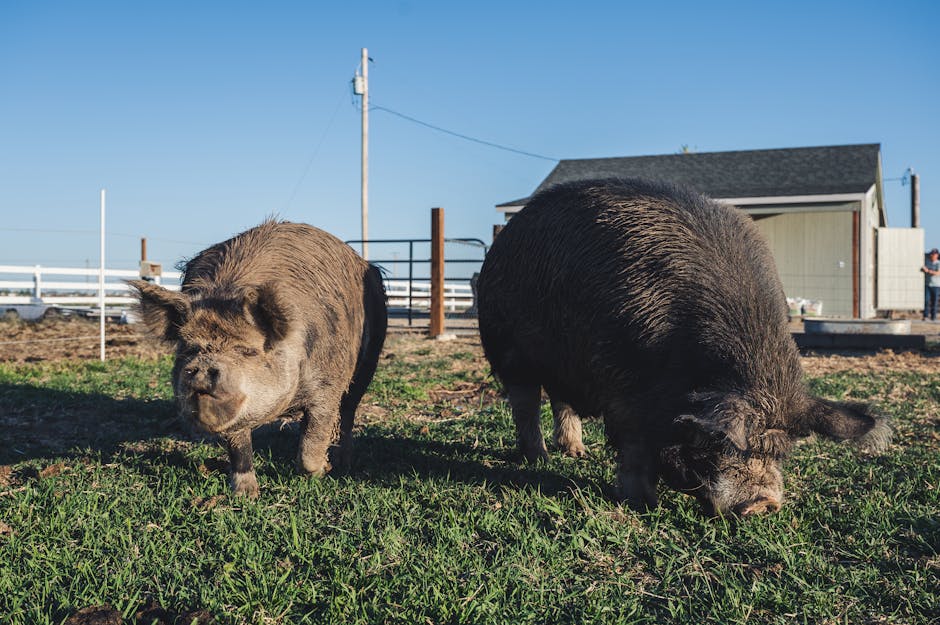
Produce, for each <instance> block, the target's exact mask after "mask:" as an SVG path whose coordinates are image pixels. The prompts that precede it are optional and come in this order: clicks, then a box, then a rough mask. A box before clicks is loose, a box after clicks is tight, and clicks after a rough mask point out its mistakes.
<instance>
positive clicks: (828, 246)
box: [496, 144, 924, 318]
mask: <svg viewBox="0 0 940 625" xmlns="http://www.w3.org/2000/svg"><path fill="white" fill-rule="evenodd" d="M600 178H647V179H653V180H662V181H666V182H673V183H678V184H683V185H686V186H689V187H692V188H693V189H696V190H698V191H700V192H702V193H704V194H706V195H708V196H710V197H712V198H714V199H716V200H718V201H721V202H726V203H728V204H731V205H734V206H736V207H738V208H740V209H741V210H743V211H745V212H746V213H748V214H749V215H750V216H751V217H752V218H753V219H754V220H755V222H756V223H757V225H758V227H759V228H760V230H761V232H763V234H764V236H765V237H767V240H768V243H769V244H770V248H771V250H772V251H773V254H774V258H775V259H776V262H777V270H778V271H779V273H780V279H781V281H782V282H783V287H784V290H785V292H786V294H787V296H788V297H792V298H802V299H805V300H812V301H818V302H822V313H823V314H824V315H825V316H827V317H853V318H870V317H874V316H876V315H877V314H879V313H886V312H888V311H891V310H912V309H919V308H921V307H922V306H923V275H922V274H921V273H920V271H919V269H920V267H921V265H922V264H923V251H924V235H923V231H922V230H920V229H913V228H888V227H887V217H886V213H885V208H884V199H883V194H882V174H881V152H880V146H879V145H878V144H863V145H843V146H822V147H810V148H784V149H773V150H742V151H734V152H699V153H682V154H664V155H654V156H635V157H622V158H599V159H571V160H562V161H559V163H558V165H556V166H555V169H554V170H552V172H551V173H550V174H549V175H548V177H547V178H545V180H543V181H542V183H541V184H540V185H539V186H538V187H537V188H536V190H535V192H533V195H534V194H535V193H537V192H539V191H541V190H543V189H546V188H548V187H551V186H553V185H555V184H558V183H562V182H570V181H574V180H584V179H600ZM530 197H531V196H530ZM528 199H529V198H528V197H527V198H523V199H521V200H516V201H513V202H506V203H503V204H500V205H498V206H497V207H496V208H497V209H498V210H499V211H501V212H503V213H504V214H505V218H506V220H508V219H510V218H511V217H512V215H513V213H515V212H518V211H519V210H521V209H522V208H523V207H524V206H525V204H526V202H527V201H528Z"/></svg>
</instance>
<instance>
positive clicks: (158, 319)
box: [127, 280, 190, 342]
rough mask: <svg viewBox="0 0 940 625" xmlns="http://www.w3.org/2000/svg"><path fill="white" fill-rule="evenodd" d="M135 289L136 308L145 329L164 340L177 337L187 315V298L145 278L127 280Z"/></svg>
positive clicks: (188, 309)
mask: <svg viewBox="0 0 940 625" xmlns="http://www.w3.org/2000/svg"><path fill="white" fill-rule="evenodd" d="M127 284H128V285H130V287H131V288H133V289H134V290H135V291H137V301H138V302H139V306H138V310H139V312H140V317H141V319H142V320H143V322H144V325H145V326H146V327H147V331H148V332H150V333H151V334H153V335H154V336H156V337H158V338H160V339H162V340H164V341H170V342H173V341H176V340H177V339H179V329H180V327H181V326H182V325H183V324H184V323H185V322H186V318H187V317H188V316H189V313H190V308H189V300H188V299H187V298H186V296H185V295H183V294H181V293H175V292H173V291H169V290H167V289H164V288H163V287H161V286H158V285H156V284H154V283H152V282H147V281H146V280H128V281H127Z"/></svg>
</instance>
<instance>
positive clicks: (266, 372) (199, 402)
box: [174, 312, 297, 432]
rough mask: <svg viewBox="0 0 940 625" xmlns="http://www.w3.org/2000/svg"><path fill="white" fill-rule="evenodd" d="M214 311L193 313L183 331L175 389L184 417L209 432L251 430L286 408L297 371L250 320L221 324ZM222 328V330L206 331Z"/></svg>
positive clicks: (179, 346)
mask: <svg viewBox="0 0 940 625" xmlns="http://www.w3.org/2000/svg"><path fill="white" fill-rule="evenodd" d="M215 316H216V315H215V314H214V313H212V312H207V313H206V314H198V313H197V314H195V315H194V316H193V319H192V320H191V321H190V322H189V323H187V324H186V325H185V326H184V327H183V328H182V329H181V330H180V341H179V343H178V346H177V355H176V365H175V367H174V391H175V394H176V399H177V402H178V404H179V409H180V414H181V415H182V416H184V417H186V418H188V419H191V420H193V421H194V422H195V423H196V425H198V426H199V427H201V428H202V429H204V430H206V431H209V432H225V431H229V430H237V429H241V428H244V427H253V426H255V425H259V424H260V423H262V422H264V421H269V420H271V417H272V413H273V416H275V417H276V416H277V415H279V414H280V413H281V412H283V411H284V410H285V409H286V408H287V407H286V406H279V405H278V404H279V403H280V402H281V401H282V400H283V398H285V397H291V396H292V395H293V393H291V392H290V391H291V390H292V389H291V386H292V385H293V384H294V383H295V381H296V379H297V372H296V371H290V370H288V368H287V367H286V366H285V365H286V363H287V362H288V360H287V359H285V358H283V357H282V355H281V353H280V351H279V350H278V349H277V347H276V346H274V347H270V346H269V347H268V348H266V343H267V340H266V336H265V334H264V333H263V332H261V331H259V330H258V329H257V328H255V327H253V326H252V325H251V324H250V323H247V322H238V321H236V322H235V323H232V322H231V321H230V322H229V323H228V324H220V323H218V322H219V320H218V319H217V318H214V317H215ZM222 325H228V326H230V327H228V328H225V329H226V330H227V331H224V332H208V331H207V330H209V329H214V328H217V327H219V326H222Z"/></svg>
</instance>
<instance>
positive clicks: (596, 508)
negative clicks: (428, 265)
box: [0, 339, 940, 624]
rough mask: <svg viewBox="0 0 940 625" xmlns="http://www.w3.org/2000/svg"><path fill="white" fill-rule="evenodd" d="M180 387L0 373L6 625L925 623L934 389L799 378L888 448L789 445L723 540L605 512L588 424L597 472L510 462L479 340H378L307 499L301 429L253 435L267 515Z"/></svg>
mask: <svg viewBox="0 0 940 625" xmlns="http://www.w3.org/2000/svg"><path fill="white" fill-rule="evenodd" d="M170 364H171V363H170V361H169V360H168V359H167V358H160V359H144V360H141V359H123V360H114V361H110V362H108V363H107V364H100V363H94V362H76V361H59V362H41V363H26V364H15V365H14V364H6V365H3V364H0V422H2V426H3V435H2V436H3V442H4V444H3V445H2V446H0V622H3V623H23V624H26V623H30V624H32V623H61V622H63V621H65V620H66V619H69V618H70V617H71V618H72V622H79V621H78V620H77V619H78V618H79V617H75V616H73V615H75V613H76V612H77V611H78V610H79V609H81V608H88V607H89V606H105V605H107V606H110V607H111V608H113V610H115V611H117V612H120V613H121V614H122V615H123V617H124V618H125V622H135V620H136V622H141V623H143V622H146V623H151V622H158V623H163V622H167V623H169V622H172V621H173V620H174V618H175V617H177V616H179V617H181V618H180V621H181V622H183V621H185V622H190V621H196V622H207V621H208V620H209V616H210V615H211V616H212V617H214V618H215V619H216V620H217V621H218V622H220V623H258V624H262V623H335V622H342V623H344V624H353V623H588V622H590V623H594V622H599V623H600V622H603V623H633V622H636V623H656V622H658V623H668V622H675V623H680V622H682V623H743V622H748V623H792V622H799V623H804V622H805V623H936V622H938V619H940V554H938V551H940V453H938V452H940V416H938V405H940V368H938V369H937V373H929V372H927V373H925V372H923V371H920V372H916V371H904V370H885V371H879V372H871V371H855V372H853V371H833V372H830V373H826V374H823V375H818V376H816V377H812V378H811V379H810V384H811V386H812V387H813V389H814V391H815V392H817V393H820V394H822V395H824V396H826V397H830V398H853V399H860V400H866V401H871V402H874V403H875V404H876V405H877V406H878V407H879V408H880V409H881V410H882V412H884V413H885V414H887V415H889V416H891V417H892V418H893V420H894V424H895V428H896V430H897V435H896V442H895V444H894V445H892V447H891V448H890V449H889V450H888V451H887V452H886V453H884V454H882V455H880V456H877V457H868V456H864V455H862V454H860V453H858V452H857V451H855V450H853V449H852V448H850V447H847V446H838V445H834V444H831V443H827V442H815V443H812V444H808V445H803V446H800V447H798V448H797V451H796V453H795V455H794V456H793V458H792V459H791V460H790V461H789V462H788V464H787V473H786V480H787V502H786V504H785V506H784V508H783V510H782V511H781V512H780V513H778V514H775V515H771V516H768V517H766V518H756V519H752V520H748V521H746V522H733V521H731V520H726V519H720V518H718V519H710V518H705V517H703V516H702V515H701V514H700V513H699V510H698V507H697V506H696V505H695V503H694V502H693V501H692V500H691V499H690V498H688V497H686V496H683V495H679V494H676V493H673V492H670V491H667V490H662V491H661V495H662V503H661V505H660V506H659V507H658V508H657V509H655V510H653V511H651V512H648V513H645V514H637V513H634V512H633V511H631V510H629V509H627V508H625V507H622V506H620V505H618V504H617V503H616V502H615V501H614V500H613V499H612V496H611V485H612V483H613V481H614V464H613V458H612V456H611V454H610V452H609V451H608V450H607V449H606V448H605V446H604V444H603V439H602V430H601V428H600V426H599V424H592V423H589V424H587V426H586V432H585V439H586V443H587V444H588V448H589V452H590V454H591V457H590V458H588V459H586V460H580V461H579V460H573V459H568V458H561V457H559V456H558V455H557V454H554V455H553V457H552V458H553V459H552V461H551V462H550V463H548V464H547V465H542V466H535V467H532V466H525V465H520V464H519V463H517V462H516V460H515V456H514V454H513V445H514V432H513V427H512V422H511V418H510V416H509V414H508V411H507V409H506V407H505V406H504V403H503V402H502V400H501V399H500V398H499V397H498V395H497V393H496V391H495V389H494V385H493V383H492V380H490V379H489V378H488V377H487V367H486V366H485V364H484V362H483V361H482V358H481V355H480V351H479V349H478V348H477V347H476V346H475V345H474V344H473V343H472V342H470V341H463V342H456V343H434V342H430V341H424V340H419V339H396V340H393V341H391V343H390V345H389V346H388V349H387V350H386V354H385V357H383V360H382V362H381V364H380V370H379V373H378V375H377V377H376V380H375V382H374V384H373V386H372V388H371V390H370V394H369V395H368V396H367V400H366V404H365V405H364V406H363V408H362V410H361V415H360V417H361V418H360V419H359V427H358V431H357V439H356V459H355V461H354V463H353V467H352V469H351V470H350V471H349V472H348V473H346V474H344V475H338V476H331V477H328V478H326V479H320V480H317V479H312V480H311V479H305V478H303V477H300V476H298V475H297V474H296V473H295V472H294V469H293V464H292V461H293V455H294V450H295V445H296V436H297V432H296V429H295V428H294V427H292V426H289V425H288V426H285V427H280V428H278V427H272V428H267V429H266V430H262V431H259V432H258V433H256V460H257V469H258V478H259V482H260V485H261V491H262V492H261V497H260V499H258V500H257V501H254V502H250V501H244V500H241V499H233V498H230V497H229V496H228V494H227V490H226V483H225V470H226V459H225V458H226V457H225V454H224V453H223V452H222V450H221V449H220V448H219V447H218V446H217V445H216V444H215V443H214V442H212V441H210V440H203V439H200V438H199V437H197V436H193V435H190V434H187V433H186V430H185V429H184V428H183V427H182V426H181V424H180V423H179V422H178V421H177V420H176V419H175V417H174V413H173V406H172V404H171V402H170V399H171V390H170V386H169V382H168V379H169V369H170ZM544 417H545V428H546V431H550V419H549V415H548V413H547V412H546V413H545V414H544ZM102 610H104V608H102ZM114 614H115V613H114V612H112V613H111V615H112V616H114ZM135 615H136V616H135ZM84 622H92V621H90V620H86V621H84ZM100 622H105V621H100ZM108 622H116V621H108Z"/></svg>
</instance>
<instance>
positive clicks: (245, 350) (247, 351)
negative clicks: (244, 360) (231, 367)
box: [235, 345, 258, 358]
mask: <svg viewBox="0 0 940 625" xmlns="http://www.w3.org/2000/svg"><path fill="white" fill-rule="evenodd" d="M235 349H236V351H238V353H239V354H241V355H242V356H247V357H249V358H250V357H252V356H257V355H258V350H257V349H255V348H254V347H246V346H244V345H240V346H238V347H236V348H235Z"/></svg>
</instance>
